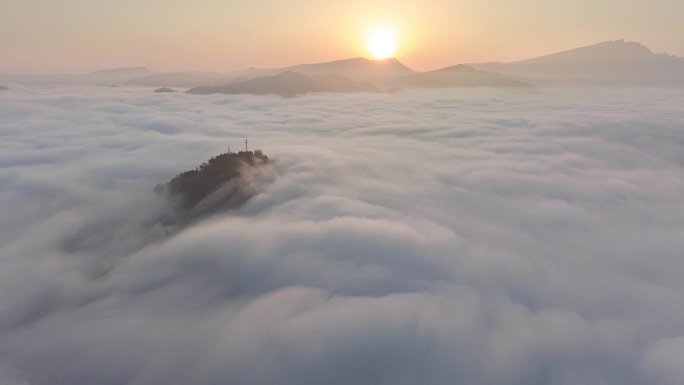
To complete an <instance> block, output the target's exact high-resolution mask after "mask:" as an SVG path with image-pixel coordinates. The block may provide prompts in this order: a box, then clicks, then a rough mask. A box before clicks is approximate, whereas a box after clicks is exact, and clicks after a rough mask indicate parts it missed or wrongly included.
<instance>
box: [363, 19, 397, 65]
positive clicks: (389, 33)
mask: <svg viewBox="0 0 684 385" xmlns="http://www.w3.org/2000/svg"><path fill="white" fill-rule="evenodd" d="M398 45H399V41H398V36H397V32H396V30H395V29H394V28H392V27H391V26H389V25H377V26H374V27H372V28H370V30H369V31H368V35H367V37H366V47H367V49H368V51H369V52H370V53H371V55H373V57H375V58H376V59H387V58H388V57H390V56H392V54H394V53H395V52H396V50H397V47H398Z"/></svg>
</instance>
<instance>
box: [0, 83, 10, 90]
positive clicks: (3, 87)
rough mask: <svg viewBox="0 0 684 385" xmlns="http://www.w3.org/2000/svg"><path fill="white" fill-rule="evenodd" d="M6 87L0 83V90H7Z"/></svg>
mask: <svg viewBox="0 0 684 385" xmlns="http://www.w3.org/2000/svg"><path fill="white" fill-rule="evenodd" d="M7 89H8V88H7V87H5V86H3V85H2V84H0V91H5V90H7Z"/></svg>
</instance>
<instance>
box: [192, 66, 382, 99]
mask: <svg viewBox="0 0 684 385" xmlns="http://www.w3.org/2000/svg"><path fill="white" fill-rule="evenodd" d="M187 92H188V93H191V94H199V95H208V94H216V93H221V94H252V95H267V94H275V95H280V96H283V97H295V96H298V95H303V94H307V93H310V92H379V90H378V88H377V87H375V86H374V85H372V84H370V83H368V82H355V81H353V80H350V79H348V78H346V77H345V76H343V75H327V76H316V77H308V76H305V75H302V74H300V73H297V72H293V71H286V72H283V73H280V74H277V75H271V76H263V77H258V78H255V79H250V80H246V81H243V82H238V83H233V84H225V85H222V86H215V87H211V86H200V87H195V88H192V89H190V90H188V91H187Z"/></svg>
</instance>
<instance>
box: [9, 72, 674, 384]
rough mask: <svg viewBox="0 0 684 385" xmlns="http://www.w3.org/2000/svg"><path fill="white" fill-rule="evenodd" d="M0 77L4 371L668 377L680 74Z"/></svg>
mask: <svg viewBox="0 0 684 385" xmlns="http://www.w3.org/2000/svg"><path fill="white" fill-rule="evenodd" d="M9 88H10V90H8V91H3V92H2V93H0V213H1V214H0V383H1V384H3V385H4V384H9V385H19V384H35V385H42V384H50V385H60V384H64V385H72V384H99V385H110V384H111V385H114V384H132V385H143V384H164V385H172V384H198V385H204V384H207V385H209V384H212V385H214V384H216V385H218V384H257V385H261V384H264V385H266V384H282V385H303V384H316V385H319V384H328V385H337V384H340V385H342V384H345V385H346V384H387V385H390V384H392V385H400V384H407V385H408V384H436V385H439V384H468V385H473V384H487V385H489V384H506V385H530V384H532V385H534V384H540V385H541V384H559V385H571V384H621V385H629V384H667V385H678V384H682V383H684V279H682V277H683V276H684V105H683V104H682V100H684V91H683V90H673V89H671V90H644V89H612V90H602V89H598V88H587V89H580V88H577V89H565V90H563V89H551V90H538V91H524V92H520V91H502V90H492V89H461V90H448V91H420V90H415V91H406V92H400V93H397V94H394V95H385V94H353V95H340V94H311V95H306V96H303V97H299V98H294V99H282V98H280V97H276V96H273V97H271V96H266V97H256V96H244V95H243V96H227V95H212V96H196V95H186V94H182V93H177V94H153V93H152V92H151V90H150V89H147V88H137V87H119V88H98V87H80V86H79V87H32V88H25V87H20V86H17V85H10V87H9ZM245 138H248V139H249V143H250V147H251V148H261V149H263V150H264V152H265V153H266V154H267V155H268V156H269V157H270V158H272V159H273V160H274V161H275V163H274V165H273V166H272V167H270V168H267V169H264V170H261V171H260V172H259V173H257V174H255V175H254V176H253V178H254V180H253V181H252V183H253V185H254V186H255V188H256V189H257V191H258V192H259V193H258V195H256V196H255V197H254V198H252V199H251V200H250V201H248V203H247V204H246V205H244V206H243V207H241V208H239V209H237V210H233V211H228V212H223V213H218V214H216V215H214V216H212V217H209V218H206V219H205V220H202V221H200V222H197V223H194V224H192V225H190V226H187V227H184V228H180V229H173V230H172V231H170V230H169V229H168V228H167V227H165V226H163V225H162V224H161V223H162V222H163V217H164V215H165V214H166V212H167V211H168V210H169V207H168V206H167V204H166V203H165V202H163V199H160V198H159V197H158V196H155V194H154V193H153V191H152V190H153V188H154V186H155V185H156V184H158V183H162V182H166V181H168V180H169V179H171V178H172V177H173V176H175V175H176V174H178V173H180V172H182V171H185V170H188V169H193V168H194V167H196V166H198V165H199V164H201V163H202V162H204V161H205V160H207V159H208V158H210V157H211V156H213V155H217V154H218V153H221V152H224V151H225V150H226V149H227V147H228V146H231V148H232V149H233V150H234V151H235V150H238V149H241V148H242V146H244V139H245Z"/></svg>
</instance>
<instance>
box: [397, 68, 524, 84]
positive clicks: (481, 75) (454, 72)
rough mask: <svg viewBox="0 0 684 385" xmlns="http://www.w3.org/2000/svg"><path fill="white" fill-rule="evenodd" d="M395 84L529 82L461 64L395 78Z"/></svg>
mask: <svg viewBox="0 0 684 385" xmlns="http://www.w3.org/2000/svg"><path fill="white" fill-rule="evenodd" d="M395 84H396V85H397V86H399V87H407V88H413V87H418V88H445V87H529V84H526V83H523V82H520V81H517V80H513V79H511V78H508V77H506V76H504V75H501V74H499V73H496V72H490V71H478V70H475V69H474V68H472V67H469V66H466V65H463V64H459V65H455V66H451V67H446V68H442V69H439V70H435V71H429V72H423V73H419V74H414V75H409V76H404V77H401V78H398V79H396V83H395Z"/></svg>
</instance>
